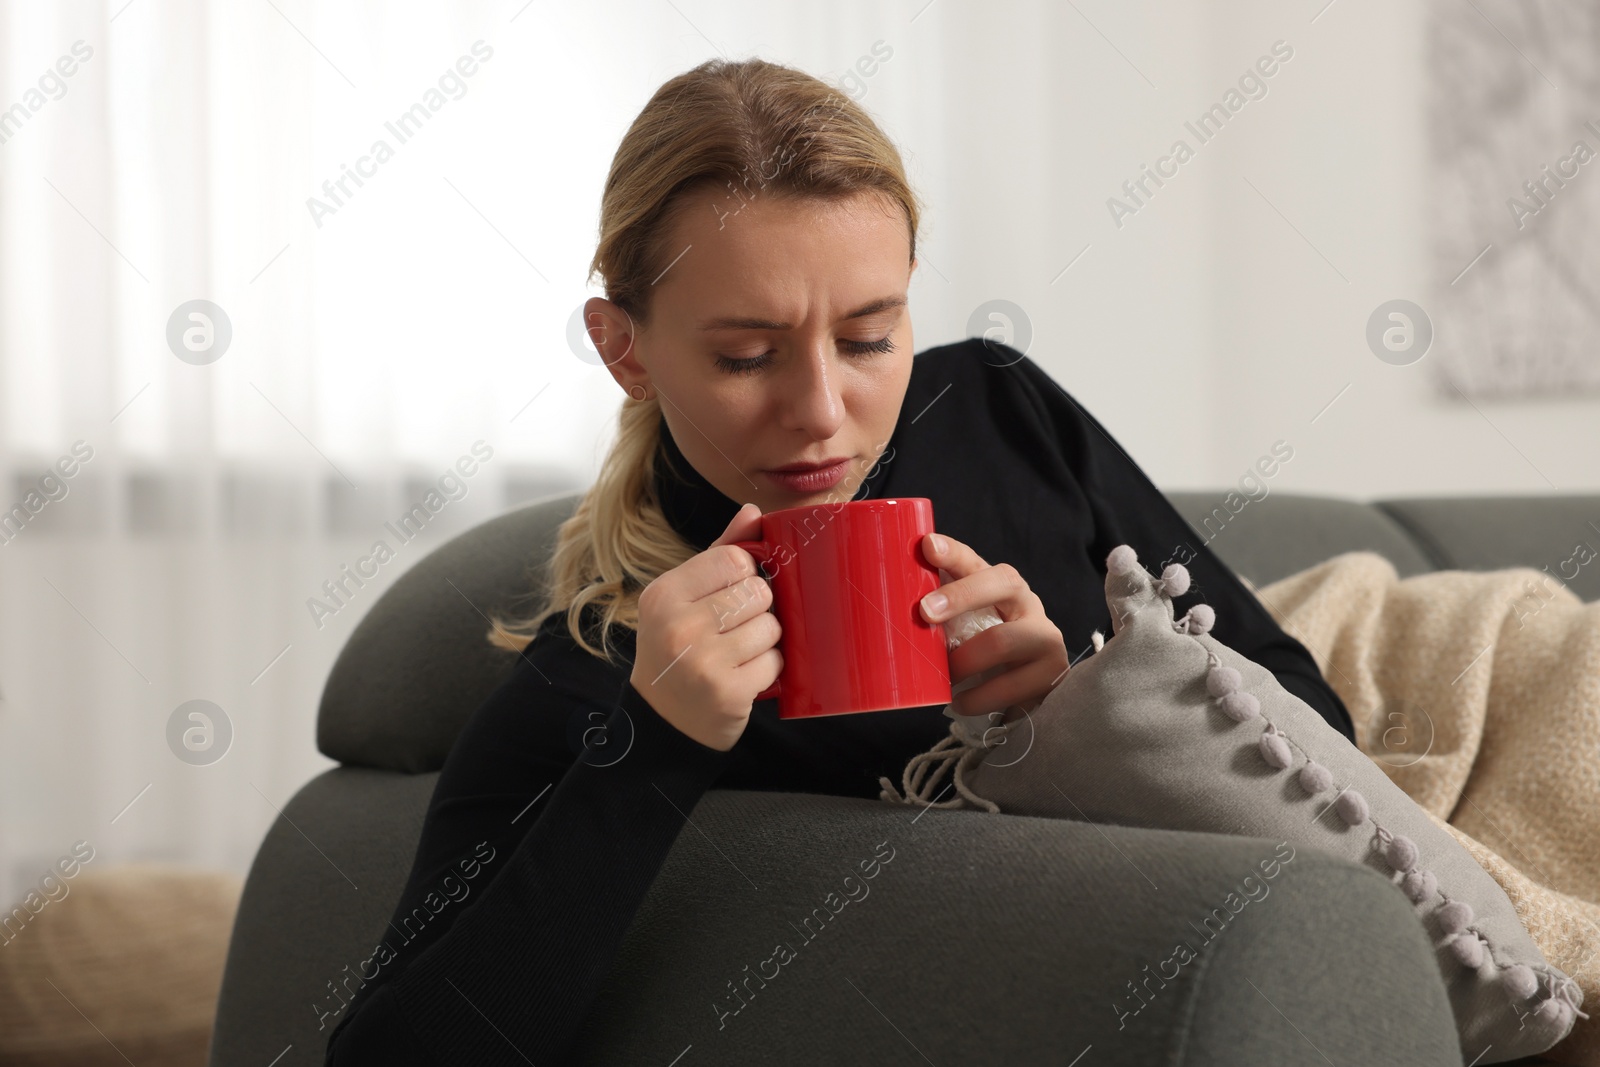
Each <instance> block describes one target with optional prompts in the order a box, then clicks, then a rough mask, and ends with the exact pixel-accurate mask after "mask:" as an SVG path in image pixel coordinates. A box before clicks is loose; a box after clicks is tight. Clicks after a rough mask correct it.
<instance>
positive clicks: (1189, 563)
mask: <svg viewBox="0 0 1600 1067" xmlns="http://www.w3.org/2000/svg"><path fill="white" fill-rule="evenodd" d="M1004 371H1005V372H1008V373H1014V374H1015V376H1016V377H1015V381H1017V382H1018V383H1020V388H1021V389H1022V391H1023V393H1024V394H1025V397H1026V399H1027V402H1028V403H1029V404H1030V405H1031V406H1032V407H1033V410H1034V411H1035V412H1036V413H1037V414H1038V415H1039V417H1041V418H1043V419H1044V420H1045V422H1046V424H1047V427H1048V428H1049V432H1050V433H1051V435H1052V437H1053V438H1054V440H1056V441H1057V442H1058V443H1059V445H1060V448H1061V451H1062V453H1063V455H1062V459H1063V460H1064V462H1065V463H1066V465H1067V468H1068V470H1069V471H1070V472H1071V474H1072V476H1073V477H1074V478H1075V479H1076V480H1077V482H1078V484H1079V486H1080V488H1081V489H1082V491H1083V494H1084V496H1085V497H1086V498H1087V500H1088V502H1089V510H1090V518H1091V521H1092V523H1093V528H1094V537H1093V540H1092V542H1091V544H1092V551H1094V552H1095V553H1096V560H1095V562H1096V563H1097V564H1098V565H1099V566H1100V567H1101V568H1102V569H1104V566H1105V558H1106V556H1107V555H1108V554H1109V553H1110V551H1111V550H1112V549H1113V548H1115V547H1116V546H1117V545H1119V544H1128V545H1131V546H1133V550H1134V551H1135V552H1137V553H1138V555H1139V560H1140V562H1141V563H1142V564H1144V566H1145V568H1146V569H1148V570H1150V571H1152V572H1154V573H1156V574H1159V573H1160V572H1161V570H1162V569H1163V568H1165V567H1166V566H1167V564H1169V563H1182V564H1183V565H1184V567H1185V568H1187V570H1188V571H1189V576H1190V585H1189V592H1187V593H1185V594H1184V595H1183V596H1182V597H1179V598H1177V599H1176V600H1175V601H1174V602H1173V606H1174V609H1175V610H1176V611H1177V613H1178V614H1179V615H1182V614H1183V613H1184V612H1185V611H1187V610H1188V608H1189V606H1190V605H1191V604H1193V603H1197V602H1204V603H1207V604H1210V605H1211V606H1212V607H1213V608H1214V609H1216V613H1217V621H1216V625H1215V626H1214V627H1213V629H1212V630H1211V636H1212V637H1214V638H1216V639H1217V640H1218V641H1220V642H1222V643H1223V644H1225V645H1227V646H1228V647H1229V648H1232V649H1233V650H1235V651H1236V652H1239V653H1240V654H1241V655H1244V656H1246V657H1248V658H1249V659H1251V660H1253V661H1255V662H1256V663H1259V664H1260V665H1261V666H1263V667H1265V668H1267V669H1268V670H1270V671H1271V672H1272V673H1273V675H1274V677H1276V678H1277V679H1278V682H1279V684H1281V685H1282V686H1283V687H1284V688H1285V689H1287V690H1288V691H1289V692H1291V693H1293V694H1294V695H1295V696H1297V697H1299V698H1300V699H1301V700H1303V701H1305V702H1306V703H1307V704H1308V705H1310V706H1311V707H1312V708H1313V709H1314V710H1315V711H1316V712H1317V713H1318V714H1319V715H1321V716H1322V717H1323V718H1324V719H1325V720H1327V722H1328V724H1329V725H1330V726H1332V727H1333V728H1334V729H1335V730H1337V731H1338V732H1339V733H1340V734H1342V735H1343V736H1344V737H1345V738H1346V739H1347V740H1350V741H1352V742H1354V740H1355V729H1354V726H1353V725H1352V723H1351V720H1350V713H1349V711H1348V710H1346V708H1345V706H1344V702H1343V701H1341V700H1340V699H1339V695H1338V694H1337V693H1336V692H1334V690H1333V687H1332V686H1330V685H1329V684H1328V682H1327V680H1326V679H1325V678H1324V677H1323V676H1322V672H1321V670H1320V669H1319V668H1318V667H1317V663H1316V660H1315V659H1313V658H1312V656H1311V653H1310V652H1308V651H1307V650H1306V648H1305V646H1304V645H1302V644H1301V643H1300V642H1299V641H1297V640H1295V639H1294V638H1293V637H1291V636H1289V634H1287V633H1285V632H1284V630H1283V628H1282V627H1281V626H1279V625H1278V623H1277V620H1275V619H1274V618H1273V617H1272V616H1271V615H1270V614H1269V613H1268V612H1267V610H1266V608H1264V607H1263V606H1262V604H1261V602H1260V601H1259V600H1258V599H1256V597H1255V595H1254V594H1252V593H1251V592H1250V590H1248V589H1246V588H1245V586H1244V583H1243V582H1241V581H1240V580H1239V578H1238V576H1237V575H1235V574H1234V573H1233V571H1232V570H1230V569H1229V568H1228V566H1227V565H1226V564H1225V563H1223V562H1222V560H1221V559H1220V558H1219V557H1218V556H1217V555H1216V553H1215V552H1213V551H1212V550H1211V548H1210V547H1209V546H1208V545H1206V544H1204V543H1203V542H1202V543H1196V542H1197V541H1198V538H1196V536H1195V534H1194V531H1193V529H1192V528H1191V527H1190V526H1189V524H1188V522H1187V521H1185V520H1184V518H1183V516H1182V515H1180V514H1178V511H1177V509H1176V508H1174V507H1173V506H1172V502H1171V501H1170V500H1168V499H1167V497H1166V495H1165V494H1164V493H1162V492H1161V490H1159V489H1157V488H1156V486H1155V484H1154V483H1153V482H1151V481H1150V478H1149V476H1148V475H1146V474H1145V472H1144V470H1143V469H1142V468H1141V467H1140V466H1139V465H1138V464H1137V463H1135V462H1134V460H1133V457H1131V456H1129V455H1128V453H1127V452H1126V451H1125V450H1124V449H1123V448H1122V446H1121V445H1119V444H1118V443H1117V442H1116V441H1115V440H1114V439H1113V438H1112V436H1111V434H1110V433H1108V432H1107V431H1106V429H1105V427H1103V426H1101V425H1100V423H1099V422H1098V421H1097V420H1096V419H1095V418H1094V416H1093V415H1090V414H1089V412H1088V411H1087V410H1085V409H1084V408H1083V406H1082V405H1080V404H1079V403H1078V402H1077V401H1076V400H1075V399H1073V397H1072V396H1071V395H1070V394H1068V393H1067V391H1066V390H1065V389H1063V388H1062V387H1061V385H1060V383H1058V382H1057V381H1056V380H1055V379H1054V378H1052V377H1050V375H1049V374H1047V373H1046V372H1045V371H1044V369H1043V368H1042V367H1040V366H1039V365H1038V364H1037V363H1035V362H1034V361H1033V360H1031V359H1029V358H1027V357H1026V356H1024V355H1022V354H1021V353H1016V359H1015V361H1014V362H1012V363H1009V364H1007V365H1006V366H1005V367H1004ZM1106 633H1107V635H1108V636H1109V634H1110V631H1109V630H1108V631H1106Z"/></svg>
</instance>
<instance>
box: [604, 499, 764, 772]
mask: <svg viewBox="0 0 1600 1067" xmlns="http://www.w3.org/2000/svg"><path fill="white" fill-rule="evenodd" d="M760 536H761V510H760V509H759V508H757V507H755V506H754V505H751V504H746V505H745V506H744V507H743V508H741V509H740V510H739V513H738V514H737V515H735V516H734V517H733V521H732V522H730V523H729V524H728V528H727V529H726V530H724V531H722V536H720V537H718V538H717V539H716V540H715V541H713V542H712V543H711V545H710V546H709V547H707V548H706V550H705V551H704V552H701V553H698V554H697V555H695V556H692V557H690V558H689V559H688V560H686V561H685V562H683V563H681V564H679V565H678V566H676V567H674V568H672V569H671V570H670V571H667V572H666V573H665V574H662V575H661V576H660V577H658V578H656V579H655V580H654V581H652V582H651V583H650V584H649V585H647V586H645V587H644V589H642V590H641V591H640V593H639V631H638V636H637V640H636V641H635V644H634V660H633V671H632V673H631V674H630V675H629V678H628V680H629V681H630V682H631V683H632V684H633V687H634V688H635V689H636V690H638V691H639V695H640V696H642V697H644V699H645V702H646V703H647V704H649V705H650V706H651V707H652V708H654V709H655V710H656V713H657V714H658V715H660V716H661V717H662V718H663V719H666V720H667V721H668V722H670V723H671V724H672V725H673V726H675V727H677V728H678V730H679V731H680V732H681V733H684V734H687V735H688V736H689V737H692V738H693V739H694V740H696V741H698V742H700V743H701V744H702V745H705V746H707V747H708V748H715V749H719V750H721V751H723V752H726V751H728V750H729V749H731V748H732V747H733V744H734V742H735V741H737V740H739V738H740V736H742V735H743V734H744V730H745V726H747V725H748V724H749V721H750V709H751V707H752V706H753V705H754V704H755V698H756V694H757V693H760V692H761V691H762V690H763V689H765V688H766V687H767V686H769V685H771V684H772V683H773V681H774V680H775V679H776V678H777V677H778V672H779V671H781V670H782V669H783V653H781V652H779V651H778V649H777V648H776V647H774V646H776V645H777V643H778V638H779V637H780V636H782V634H783V627H782V626H781V625H779V623H778V617H777V616H776V615H774V614H772V613H771V612H770V611H768V610H767V608H768V606H769V605H771V603H772V588H771V586H769V585H768V584H767V580H766V579H765V578H763V577H762V576H761V573H760V571H759V569H758V568H757V566H756V561H755V557H754V556H752V555H750V553H749V552H747V551H745V550H744V549H742V548H740V547H739V546H737V545H735V544H733V543H732V542H734V541H753V540H756V539H758V538H760Z"/></svg>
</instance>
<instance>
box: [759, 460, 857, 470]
mask: <svg viewBox="0 0 1600 1067" xmlns="http://www.w3.org/2000/svg"><path fill="white" fill-rule="evenodd" d="M849 458H850V457H849V456H829V457H828V458H827V459H824V460H819V461H817V462H816V463H785V464H784V465H783V466H781V467H771V468H769V469H768V470H767V473H768V474H803V473H804V472H806V471H819V470H822V469H823V468H824V467H837V466H838V465H839V464H841V463H843V462H845V461H846V460H848V459H849Z"/></svg>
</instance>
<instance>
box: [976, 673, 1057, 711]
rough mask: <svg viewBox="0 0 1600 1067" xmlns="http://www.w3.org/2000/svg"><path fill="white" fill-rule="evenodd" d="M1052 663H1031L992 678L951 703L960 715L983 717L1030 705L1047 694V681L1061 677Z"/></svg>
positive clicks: (1049, 687) (1049, 684)
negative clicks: (1042, 694)
mask: <svg viewBox="0 0 1600 1067" xmlns="http://www.w3.org/2000/svg"><path fill="white" fill-rule="evenodd" d="M1061 673H1062V672H1061V669H1060V668H1059V667H1058V666H1056V665H1055V664H1054V663H1051V662H1048V661H1045V660H1035V661H1034V662H1032V663H1028V664H1024V665H1023V666H1020V667H1016V668H1013V669H1012V670H1009V671H1006V672H1005V673H1004V674H998V675H995V676H994V677H993V678H990V679H989V680H988V681H986V682H984V683H982V684H981V685H975V686H973V687H972V688H971V689H963V690H962V691H961V692H959V693H957V694H956V695H955V697H954V698H953V700H952V703H954V704H955V705H956V712H957V713H958V714H961V715H987V714H989V712H991V711H1004V710H1005V709H1006V708H1009V707H1011V705H1013V704H1026V703H1032V702H1033V701H1034V700H1037V699H1038V698H1039V695H1040V694H1041V693H1046V692H1048V691H1049V690H1050V689H1051V688H1053V687H1052V686H1051V682H1052V681H1055V680H1057V679H1058V678H1059V677H1060V676H1061Z"/></svg>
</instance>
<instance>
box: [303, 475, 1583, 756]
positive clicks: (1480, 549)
mask: <svg viewBox="0 0 1600 1067" xmlns="http://www.w3.org/2000/svg"><path fill="white" fill-rule="evenodd" d="M580 495H581V494H578V493H569V494H565V495H562V496H557V497H552V498H549V499H546V500H542V501H538V502H536V503H533V504H529V505H526V506H524V507H521V508H518V509H517V510H515V511H511V512H507V513H506V514H504V515H501V516H498V517H496V518H494V519H491V520H489V521H488V522H485V523H482V524H480V525H478V526H476V527H474V528H472V529H470V530H468V531H466V532H465V533H462V534H460V535H458V536H457V537H455V538H453V539H451V540H450V541H448V542H446V543H445V544H443V545H441V546H439V547H438V548H437V549H435V550H434V551H433V552H431V553H429V554H428V555H427V556H425V557H424V558H423V559H422V560H420V561H418V563H417V564H416V565H415V566H414V567H412V568H411V569H410V570H409V571H407V572H406V573H405V574H403V575H401V576H400V578H398V579H397V580H396V581H395V583H394V584H393V585H392V586H390V587H389V588H388V589H387V590H385V592H384V594H383V595H382V596H381V597H379V598H378V600H377V601H376V602H375V603H374V604H373V605H372V607H371V609H370V610H369V611H368V612H367V614H366V616H365V617H364V618H363V619H362V620H361V621H360V623H358V624H357V626H356V628H355V630H354V632H353V633H352V634H351V635H350V639H349V641H348V642H346V644H345V646H344V648H343V649H341V650H340V652H339V656H338V659H337V660H336V661H335V662H334V665H333V669H332V671H331V672H330V673H329V675H328V682H327V685H326V686H325V687H324V689H323V693H322V703H321V707H320V709H319V711H318V717H317V747H318V748H319V749H320V750H321V751H322V753H323V754H324V755H326V756H328V757H330V758H332V759H336V760H338V761H340V762H341V763H344V764H348V765H351V766H358V767H376V768H382V769H387V770H394V771H403V772H406V773H410V774H420V773H423V772H426V771H435V770H438V769H439V768H440V767H441V766H443V765H444V759H445V757H446V756H447V755H448V754H449V752H450V746H451V745H452V744H453V743H454V742H455V738H456V734H457V733H459V732H460V730H461V727H462V726H463V725H464V724H465V722H466V720H467V718H468V717H469V716H470V715H471V714H472V713H473V711H474V710H476V709H477V707H478V706H479V705H480V704H481V703H482V702H483V701H484V699H485V698H486V697H487V696H488V695H489V693H490V691H491V690H493V688H494V687H495V686H496V685H497V684H498V683H499V681H500V680H501V678H502V677H503V676H504V675H505V672H506V671H507V670H509V669H510V667H511V664H512V662H513V661H514V660H515V658H516V654H515V653H512V652H503V651H500V650H498V649H496V648H494V647H493V646H491V645H490V644H489V643H488V641H487V639H486V637H485V635H486V634H487V632H488V630H489V625H490V624H489V616H490V615H491V614H494V613H496V612H507V613H514V614H522V613H525V612H526V611H527V609H529V608H531V607H532V599H531V595H530V594H531V592H532V590H533V588H534V582H535V578H536V573H537V568H539V567H541V566H542V565H543V562H544V560H546V559H547V558H548V556H549V553H550V551H551V550H552V549H553V547H554V545H555V536H556V531H557V528H558V527H559V526H560V525H561V523H562V522H564V521H565V520H566V519H567V517H568V516H570V515H571V514H572V511H573V509H574V508H575V507H576V506H577V503H578V500H579V498H580ZM1230 495H1231V499H1230ZM1168 497H1169V499H1171V500H1172V502H1173V505H1174V506H1175V507H1176V508H1177V510H1178V512H1179V514H1181V515H1183V517H1184V518H1185V520H1186V521H1188V522H1189V524H1190V525H1191V526H1192V527H1194V530H1195V534H1196V538H1197V540H1198V541H1200V542H1204V543H1206V544H1209V545H1210V546H1211V548H1212V549H1213V550H1214V551H1215V552H1216V553H1217V554H1218V555H1219V556H1220V557H1221V558H1222V560H1223V562H1225V563H1227V564H1228V566H1230V567H1232V568H1233V569H1234V570H1235V571H1236V572H1238V573H1239V574H1241V575H1243V576H1244V577H1246V578H1248V579H1250V581H1252V582H1253V583H1255V584H1256V585H1257V586H1258V587H1259V586H1264V585H1267V584H1270V583H1271V582H1274V581H1277V580H1278V579H1279V578H1283V577H1285V576H1287V575H1289V574H1293V573H1294V572H1296V571H1299V570H1303V569H1305V568H1307V567H1310V566H1313V565H1314V564H1317V563H1320V562H1321V561H1323V560H1325V559H1328V558H1330V557H1332V556H1335V555H1337V554H1339V553H1341V552H1351V551H1359V550H1366V551H1372V552H1377V553H1380V554H1381V555H1383V556H1384V557H1385V558H1387V559H1388V560H1389V561H1390V562H1391V563H1393V564H1394V565H1395V569H1396V570H1397V571H1398V572H1399V574H1400V575H1401V577H1406V576H1409V575H1413V574H1420V573H1423V572H1425V571H1429V570H1436V569H1441V568H1462V569H1469V570H1474V569H1475V570H1487V569H1493V568H1497V567H1510V566H1518V565H1521V566H1530V567H1534V568H1536V569H1538V568H1548V570H1549V572H1550V573H1551V574H1557V573H1561V574H1563V575H1564V577H1563V578H1562V580H1563V581H1564V582H1565V583H1566V584H1567V585H1568V586H1569V587H1570V588H1571V589H1572V590H1573V591H1574V592H1575V593H1577V594H1578V595H1579V596H1580V597H1581V598H1583V599H1584V600H1595V599H1600V560H1596V561H1594V562H1590V563H1588V564H1587V565H1578V566H1575V565H1574V564H1572V563H1567V564H1566V566H1565V567H1563V563H1564V561H1568V560H1570V559H1571V558H1572V556H1573V553H1574V549H1575V548H1576V547H1578V546H1579V545H1580V544H1584V543H1587V544H1589V545H1593V546H1596V547H1597V548H1600V496H1540V497H1476V498H1458V499H1431V500H1394V501H1378V502H1375V503H1372V504H1365V503H1359V502H1356V501H1351V500H1340V499H1335V498H1330V497H1319V496H1306V495H1297V494H1292V493H1285V492H1282V491H1277V492H1273V493H1271V494H1270V495H1268V496H1267V497H1265V498H1263V499H1260V500H1254V501H1245V499H1244V498H1243V497H1242V495H1240V494H1238V493H1235V492H1233V491H1231V490H1227V489H1222V490H1215V491H1199V492H1174V493H1170V494H1168ZM1585 531H1587V533H1586V532H1585ZM1585 537H1587V539H1588V540H1587V542H1584V541H1583V539H1584V538H1585ZM1568 572H1571V574H1572V576H1571V577H1566V576H1565V575H1566V574H1568ZM1095 595H1096V596H1098V595H1100V594H1099V592H1098V591H1096V592H1095Z"/></svg>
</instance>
